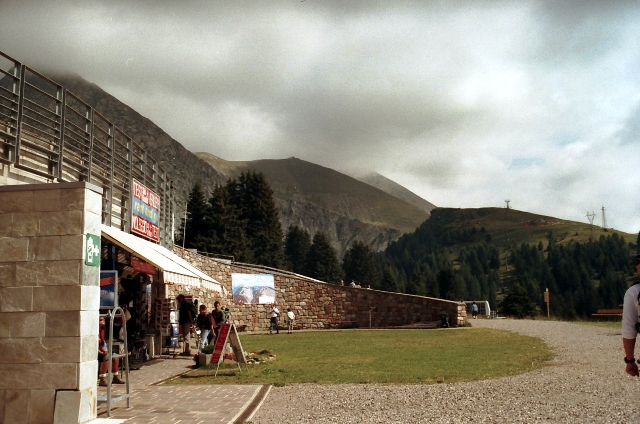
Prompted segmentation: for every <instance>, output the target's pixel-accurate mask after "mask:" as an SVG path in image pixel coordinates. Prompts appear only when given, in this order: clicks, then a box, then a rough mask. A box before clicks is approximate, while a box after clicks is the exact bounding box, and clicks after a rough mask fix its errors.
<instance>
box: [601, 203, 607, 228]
mask: <svg viewBox="0 0 640 424" xmlns="http://www.w3.org/2000/svg"><path fill="white" fill-rule="evenodd" d="M602 229H603V230H605V231H607V219H606V218H605V217H604V206H603V207H602Z"/></svg>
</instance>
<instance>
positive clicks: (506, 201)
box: [504, 200, 511, 209]
mask: <svg viewBox="0 0 640 424" xmlns="http://www.w3.org/2000/svg"><path fill="white" fill-rule="evenodd" d="M509 202H511V200H505V201H504V203H506V204H507V209H509Z"/></svg>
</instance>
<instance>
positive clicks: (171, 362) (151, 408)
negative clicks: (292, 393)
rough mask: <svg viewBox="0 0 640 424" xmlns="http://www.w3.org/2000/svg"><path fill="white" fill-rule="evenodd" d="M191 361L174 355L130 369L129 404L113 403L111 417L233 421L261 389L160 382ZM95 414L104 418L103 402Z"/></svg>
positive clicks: (116, 389)
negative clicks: (172, 357)
mask: <svg viewBox="0 0 640 424" xmlns="http://www.w3.org/2000/svg"><path fill="white" fill-rule="evenodd" d="M192 365H193V360H191V359H190V358H181V357H178V358H175V359H165V360H161V361H159V362H157V363H153V364H152V365H145V366H143V367H142V368H141V369H140V370H135V371H131V372H130V373H129V378H130V384H131V408H127V404H126V400H123V401H120V402H116V403H113V404H112V405H111V418H116V419H120V420H122V419H124V421H123V423H124V424H146V423H153V424H174V423H193V424H198V423H234V422H236V421H237V420H238V419H239V418H241V415H247V413H249V411H250V409H249V407H251V408H253V407H255V405H252V401H254V400H256V401H257V400H258V399H259V397H261V396H263V395H264V393H265V390H263V391H262V392H261V390H260V389H262V388H263V386H262V385H233V386H231V385H214V386H212V385H207V386H195V385H179V386H175V385H166V384H162V382H163V381H164V380H166V379H168V378H170V377H172V376H175V375H178V374H181V373H184V372H187V371H189V370H190V369H191V368H190V367H191V366H192ZM125 387H126V386H123V385H114V386H112V391H113V393H114V394H115V395H117V394H120V393H124V392H125ZM260 392H261V393H260ZM98 393H99V394H106V387H99V388H98ZM257 398H258V399H257ZM254 403H255V402H254ZM98 417H99V418H107V413H106V404H100V405H99V406H98Z"/></svg>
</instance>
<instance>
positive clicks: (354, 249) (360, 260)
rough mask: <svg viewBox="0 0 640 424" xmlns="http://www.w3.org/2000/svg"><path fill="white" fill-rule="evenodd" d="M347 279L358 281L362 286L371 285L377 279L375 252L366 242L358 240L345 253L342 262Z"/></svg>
mask: <svg viewBox="0 0 640 424" xmlns="http://www.w3.org/2000/svg"><path fill="white" fill-rule="evenodd" d="M342 268H343V270H344V277H345V279H346V280H347V281H349V282H351V281H356V282H357V283H358V284H360V285H362V287H367V286H371V285H373V284H374V282H375V281H376V272H375V271H376V270H375V266H374V263H373V252H372V251H371V249H370V248H369V246H368V245H366V244H365V243H363V242H361V241H359V240H356V241H355V242H353V245H351V248H350V249H349V250H347V252H346V253H345V254H344V260H343V263H342Z"/></svg>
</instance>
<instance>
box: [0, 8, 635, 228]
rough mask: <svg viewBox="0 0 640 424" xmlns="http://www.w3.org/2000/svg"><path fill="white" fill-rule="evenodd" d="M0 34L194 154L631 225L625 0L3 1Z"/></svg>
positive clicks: (7, 45) (436, 199) (5, 45)
mask: <svg viewBox="0 0 640 424" xmlns="http://www.w3.org/2000/svg"><path fill="white" fill-rule="evenodd" d="M0 40H3V41H2V44H0V50H2V51H4V52H6V53H8V54H10V55H12V56H14V57H16V58H17V59H19V60H22V61H24V62H25V63H27V64H29V65H30V66H32V67H34V68H36V69H39V70H42V71H44V72H52V73H56V72H75V73H77V74H79V75H81V76H83V77H84V78H86V79H88V80H90V81H92V82H94V83H96V84H98V85H100V86H101V87H102V88H104V89H106V90H107V91H109V92H111V93H112V94H113V95H115V96H116V97H118V98H119V99H121V100H122V101H124V102H125V103H127V104H129V105H130V106H132V107H134V108H135V109H137V110H138V111H139V112H140V113H142V114H143V115H145V116H147V117H149V118H150V119H152V120H153V121H154V122H156V123H157V124H158V125H160V126H161V127H162V128H163V129H165V130H166V131H167V132H168V133H170V134H171V135H172V136H173V137H175V138H176V139H177V140H179V141H180V142H182V143H183V144H184V145H185V147H187V148H188V149H190V150H192V151H208V152H211V153H213V154H215V155H217V156H220V157H223V158H225V159H229V160H250V159H258V158H285V157H290V156H296V157H300V158H303V159H306V160H310V161H313V162H316V163H319V164H321V165H324V166H329V167H332V168H335V169H338V170H340V171H343V172H352V173H356V172H364V171H367V170H374V171H378V172H380V173H382V174H385V175H386V176H388V177H390V178H393V179H395V180H396V181H398V182H399V183H401V184H404V185H405V186H407V187H408V188H409V189H411V190H412V191H414V192H416V193H418V194H420V195H421V196H423V197H424V198H426V199H427V200H429V201H431V202H433V203H435V204H437V205H441V206H456V207H465V206H468V207H478V206H500V205H503V201H504V199H505V198H510V200H511V201H512V205H513V206H514V207H516V208H518V209H523V210H530V211H533V212H539V213H544V214H548V215H556V216H559V217H560V218H566V219H573V220H582V219H584V215H585V214H586V211H587V210H592V209H596V210H597V209H598V208H599V207H600V206H602V204H604V205H605V206H607V205H611V206H610V207H611V215H610V216H608V221H609V223H610V224H611V225H613V226H616V227H618V228H620V229H623V230H626V231H629V232H637V231H638V229H639V228H640V216H639V214H638V201H636V200H634V199H637V198H638V197H637V196H636V197H633V196H630V195H629V193H633V192H634V191H635V190H637V187H638V186H639V185H638V184H637V183H640V181H639V180H640V176H639V174H640V172H639V171H638V166H637V158H638V157H639V153H640V143H637V139H638V131H639V130H638V125H637V119H636V117H637V116H638V104H639V102H640V95H639V94H638V93H639V92H640V81H639V80H638V79H637V75H638V74H639V71H640V7H638V6H636V5H635V4H634V3H631V2H606V3H603V2H597V1H593V2H585V1H580V2H556V1H549V2H545V1H526V2H494V1H491V2H489V1H486V2H418V1H397V2H396V1H394V2H383V1H348V2H344V1H341V2H338V1H322V2H320V1H315V0H306V1H303V2H300V1H280V2H248V1H247V2H223V1H190V2H175V1H154V2H129V1H126V2H125V1H116V2H113V1H110V2H76V1H67V2H46V3H44V2H34V1H15V0H2V2H1V3H0ZM634 159H635V160H634ZM633 184H636V185H635V186H634V185H633ZM614 205H615V206H614Z"/></svg>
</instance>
